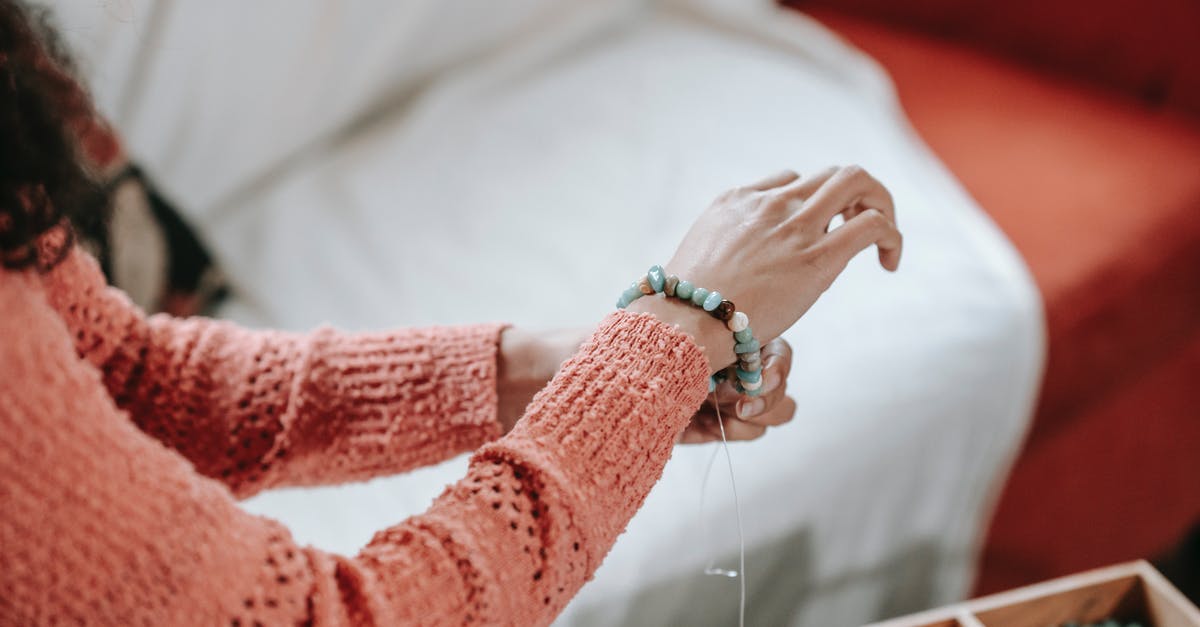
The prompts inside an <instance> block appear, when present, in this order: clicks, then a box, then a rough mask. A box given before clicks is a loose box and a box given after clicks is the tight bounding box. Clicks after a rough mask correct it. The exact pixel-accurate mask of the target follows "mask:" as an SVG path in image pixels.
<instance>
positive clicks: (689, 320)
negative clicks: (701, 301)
mask: <svg viewBox="0 0 1200 627" xmlns="http://www.w3.org/2000/svg"><path fill="white" fill-rule="evenodd" d="M626 309H627V310H629V311H634V312H641V313H648V314H650V315H652V316H654V317H655V318H658V319H659V320H660V321H662V322H664V323H666V324H672V325H676V326H678V327H679V329H680V330H681V331H683V332H684V333H687V334H688V335H690V336H691V337H692V339H693V340H694V341H695V342H696V345H697V346H698V347H699V348H700V350H701V352H703V353H704V358H705V359H707V360H708V369H709V372H716V371H718V370H721V369H722V368H725V367H726V366H728V365H729V364H731V363H733V362H734V360H735V355H734V352H733V344H734V342H733V336H732V335H731V334H730V333H729V330H728V329H727V328H726V327H725V324H724V323H723V322H721V321H720V320H717V319H716V318H713V317H712V316H710V315H708V314H707V313H706V312H704V310H702V309H698V308H695V307H687V306H684V305H683V304H682V303H678V302H674V303H673V302H670V301H668V300H667V299H665V298H662V297H657V296H651V297H646V298H639V299H637V300H636V301H634V302H632V303H630V304H629V306H628V307H627V308H626Z"/></svg>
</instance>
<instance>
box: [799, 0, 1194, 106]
mask: <svg viewBox="0 0 1200 627" xmlns="http://www.w3.org/2000/svg"><path fill="white" fill-rule="evenodd" d="M793 4H796V5H798V6H801V7H802V8H808V7H812V6H822V7H826V8H832V9H837V10H839V11H841V12H843V13H848V14H854V15H858V16H861V17H868V18H871V19H874V20H877V21H880V22H886V23H888V24H891V25H894V26H898V27H902V28H907V29H913V30H916V31H920V32H922V33H925V34H929V35H933V36H936V37H940V38H944V39H947V40H954V41H959V42H967V43H969V44H971V45H974V46H978V47H981V48H984V49H987V50H989V51H992V52H995V53H1000V54H1003V55H1006V56H1010V57H1013V58H1015V59H1018V60H1020V61H1022V62H1025V63H1030V64H1033V65H1035V66H1037V67H1039V68H1043V69H1046V70H1053V71H1057V72H1062V73H1064V74H1069V75H1071V76H1075V77H1079V78H1084V79H1087V80H1090V81H1094V82H1097V83H1100V84H1103V85H1107V86H1109V87H1112V88H1115V89H1118V90H1121V91H1124V92H1126V93H1128V94H1132V95H1136V96H1137V97H1139V98H1142V99H1143V100H1144V101H1145V102H1147V103H1150V104H1154V105H1167V106H1171V107H1174V108H1176V109H1179V110H1183V111H1189V112H1191V113H1193V114H1200V2H1196V0H1102V1H1100V2H1097V1H1096V0H1003V1H1000V2H998V1H996V0H904V1H902V2H897V1H895V0H796V1H795V2H793Z"/></svg>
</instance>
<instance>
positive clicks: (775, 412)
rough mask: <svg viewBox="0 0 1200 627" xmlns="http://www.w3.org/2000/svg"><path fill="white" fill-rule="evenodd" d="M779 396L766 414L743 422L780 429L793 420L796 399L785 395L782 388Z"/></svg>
mask: <svg viewBox="0 0 1200 627" xmlns="http://www.w3.org/2000/svg"><path fill="white" fill-rule="evenodd" d="M778 395H779V398H778V400H777V401H776V402H775V403H773V404H771V406H770V407H769V408H768V409H767V410H766V411H765V412H763V413H761V414H759V415H757V416H754V417H753V418H750V419H746V420H744V421H743V422H747V423H749V424H755V425H758V426H760V427H778V426H779V425H781V424H784V423H786V422H788V421H789V420H791V419H792V418H793V417H794V416H795V415H796V399H794V398H792V397H790V396H787V395H786V394H784V391H783V388H782V387H781V388H779V390H778Z"/></svg>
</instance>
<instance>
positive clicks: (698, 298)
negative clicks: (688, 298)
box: [675, 287, 708, 307]
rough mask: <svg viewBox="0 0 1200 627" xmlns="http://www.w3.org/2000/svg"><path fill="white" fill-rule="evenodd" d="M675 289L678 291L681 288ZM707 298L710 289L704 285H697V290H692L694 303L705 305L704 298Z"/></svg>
mask: <svg viewBox="0 0 1200 627" xmlns="http://www.w3.org/2000/svg"><path fill="white" fill-rule="evenodd" d="M675 289H676V291H678V290H679V288H675ZM706 298H708V290H706V289H704V288H703V287H697V288H696V289H695V291H693V292H692V304H693V305H696V306H697V307H698V306H700V305H703V304H704V299H706Z"/></svg>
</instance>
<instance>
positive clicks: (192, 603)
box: [0, 0, 901, 625]
mask: <svg viewBox="0 0 1200 627" xmlns="http://www.w3.org/2000/svg"><path fill="white" fill-rule="evenodd" d="M92 116H93V112H92V111H91V107H90V104H89V101H88V99H87V98H86V95H85V94H84V92H83V91H82V90H81V89H80V88H79V87H78V86H77V85H76V83H75V82H74V81H73V80H72V79H71V78H70V73H69V71H68V68H67V66H66V65H65V64H64V62H63V59H62V57H61V55H57V54H55V53H54V50H53V46H51V45H49V44H48V43H47V40H46V37H45V36H44V31H43V29H42V28H41V27H40V26H38V24H37V22H35V21H31V20H30V19H29V17H28V15H27V13H26V12H25V11H24V10H23V9H21V8H20V7H19V6H17V5H15V4H13V3H12V2H11V1H9V0H0V137H3V138H4V141H3V142H0V260H2V262H3V267H4V269H3V270H2V271H0V338H3V341H2V342H0V373H3V378H2V379H0V429H2V430H3V433H4V437H3V439H2V440H0V479H2V481H0V500H2V502H3V508H2V510H0V623H3V624H21V625H25V624H34V625H37V624H49V623H58V622H93V623H97V624H121V625H125V624H172V625H173V624H230V625H256V624H263V625H266V624H272V625H274V624H294V623H310V624H322V625H325V624H334V625H339V624H379V625H399V624H465V623H479V624H514V625H534V624H546V623H549V622H550V621H551V620H553V618H554V616H555V615H556V614H557V613H558V612H559V611H560V610H561V609H562V608H563V607H564V606H565V605H566V603H567V602H568V601H569V599H570V598H571V596H572V595H573V594H574V593H575V592H576V591H577V590H578V589H579V588H580V586H582V585H583V583H584V582H585V581H586V580H587V579H588V578H589V577H591V575H592V573H593V572H594V571H595V569H596V568H597V567H598V566H599V564H600V562H601V561H602V560H603V558H604V556H605V554H606V553H607V552H608V550H609V549H610V548H611V547H612V545H613V542H614V541H615V540H616V537H617V535H619V534H620V532H621V531H622V529H623V528H624V527H625V525H626V524H627V522H628V521H629V519H630V518H631V517H632V516H633V514H634V513H635V512H636V510H637V508H638V507H639V506H640V504H641V503H642V501H643V500H644V499H645V497H646V494H647V493H648V492H649V490H650V488H651V486H652V485H653V484H654V482H655V481H656V480H657V479H658V477H659V476H660V474H661V472H662V469H663V466H664V465H665V463H666V461H667V459H668V458H669V457H670V454H671V449H672V447H673V445H674V443H675V442H676V441H677V440H682V441H685V442H690V441H706V440H708V439H711V438H712V437H714V436H713V434H714V428H715V427H714V424H713V422H712V420H713V417H714V409H715V408H713V407H702V403H703V402H704V400H705V398H706V396H707V394H708V378H709V375H710V374H711V373H714V372H717V371H720V370H723V369H724V368H726V367H727V366H729V365H730V364H732V363H734V361H735V357H736V355H735V352H734V340H733V337H732V334H731V333H730V330H729V329H728V328H726V325H725V324H724V323H722V322H720V321H718V320H716V319H715V318H714V317H713V316H711V315H708V314H707V313H705V312H704V311H702V310H701V309H699V308H696V307H690V306H687V305H685V304H682V303H681V302H679V300H678V299H667V298H665V297H662V296H658V295H654V296H652V297H646V298H639V299H637V300H635V301H634V302H632V304H630V305H629V307H628V308H627V309H626V310H624V311H618V312H616V313H613V314H610V315H609V316H607V317H606V318H605V319H604V320H603V321H602V322H601V323H600V325H599V326H598V327H597V328H596V329H595V330H594V332H592V333H591V334H590V336H589V337H588V338H587V339H586V340H585V341H583V342H582V345H581V346H578V350H577V351H576V350H575V349H576V347H577V345H578V344H579V342H578V341H576V340H574V339H567V340H565V341H559V340H553V339H550V340H547V339H545V338H543V337H542V336H539V335H537V334H530V333H525V332H521V331H519V330H517V329H514V328H511V327H507V326H505V325H476V326H468V327H455V328H445V327H443V328H430V329H407V330H399V331H395V332H392V333H381V334H343V333H338V332H336V331H332V330H329V329H322V330H319V331H316V332H314V333H311V334H307V335H295V334H283V333H272V332H265V333H264V332H252V331H247V330H243V329H240V328H238V327H236V326H233V325H230V324H227V323H223V322H217V321H211V320H204V319H174V318H170V317H164V316H154V317H146V316H144V315H143V314H142V313H141V312H140V311H139V310H138V309H136V308H135V307H133V306H132V305H131V304H130V303H129V301H128V299H126V298H125V297H124V296H123V295H122V294H121V293H119V292H117V291H115V290H113V289H111V288H108V287H106V286H105V284H104V280H103V276H102V274H101V272H100V271H99V268H98V266H97V264H96V262H95V260H94V259H92V258H91V257H89V256H88V255H87V254H86V253H84V252H83V251H82V250H80V249H79V248H78V247H76V246H74V245H73V244H72V233H73V228H74V227H72V225H71V222H72V221H73V222H74V223H75V224H78V223H79V222H81V221H87V219H88V218H89V217H90V216H94V215H96V211H97V207H98V205H99V201H98V200H97V197H96V193H95V192H94V186H93V185H92V184H91V182H90V177H89V173H88V172H87V171H86V170H85V168H84V167H83V166H81V165H80V160H79V158H78V155H77V152H78V146H77V145H78V143H79V142H78V141H77V139H76V138H77V137H78V135H79V129H80V127H81V126H83V125H85V124H84V121H86V120H89V119H91V117H92ZM839 215H840V216H842V217H843V218H844V219H845V220H846V222H845V224H844V225H843V226H841V227H840V228H837V229H836V230H833V231H828V226H829V223H830V221H831V220H833V219H834V218H835V217H837V216H839ZM900 243H901V242H900V234H899V232H898V231H897V230H896V227H895V221H894V210H893V207H892V202H891V198H890V196H889V195H888V193H887V191H886V190H885V189H884V188H883V186H882V185H880V184H879V183H878V182H877V181H875V180H874V179H873V178H871V177H870V176H869V175H867V174H866V173H864V172H863V171H862V170H861V169H858V168H834V169H830V170H827V171H825V172H822V173H819V174H816V175H813V176H810V177H805V178H801V177H799V176H798V175H796V174H795V173H793V172H784V173H781V174H778V175H775V176H772V177H769V178H767V179H764V180H762V181H759V182H758V183H755V184H753V185H749V186H746V187H743V188H739V189H736V190H733V191H731V192H729V193H727V194H725V195H723V196H721V197H720V198H718V199H717V200H716V202H714V203H713V205H712V206H711V207H710V208H709V209H708V210H707V211H705V212H704V213H703V214H702V215H701V216H700V217H699V218H698V220H697V221H696V223H695V224H694V226H693V227H692V228H691V230H690V231H689V232H688V233H687V235H686V236H685V237H684V239H683V241H682V242H681V243H680V245H679V247H678V250H677V251H676V253H675V255H674V257H673V258H672V259H671V260H670V261H669V263H668V264H667V269H668V271H670V272H672V273H675V274H677V275H678V276H681V277H685V278H687V279H689V280H691V281H692V282H693V283H695V284H696V285H701V286H706V287H711V288H715V289H719V290H721V291H722V292H723V293H724V294H726V295H727V296H728V297H729V298H730V300H732V301H733V302H736V303H737V304H738V308H739V310H741V311H743V312H747V313H749V314H750V315H751V316H752V317H753V325H754V326H753V328H754V331H755V333H756V334H757V336H758V337H759V338H761V339H764V340H765V339H767V338H775V337H778V336H779V334H780V333H781V332H782V331H783V330H784V329H786V328H787V327H789V326H790V325H792V324H793V323H795V322H796V321H797V320H798V319H799V318H800V316H801V315H803V314H804V312H805V311H806V310H807V309H808V308H809V307H810V306H811V305H812V303H813V302H814V301H815V300H816V298H817V297H818V296H819V295H820V294H821V293H822V292H823V291H824V290H825V289H826V288H828V286H829V284H830V283H831V282H832V281H833V279H834V278H835V277H836V276H837V275H838V274H839V273H840V272H841V270H842V269H843V268H844V267H845V264H846V263H847V262H848V261H849V259H850V258H851V257H853V256H854V255H855V254H857V253H858V252H859V251H861V250H862V249H864V248H866V247H868V246H870V245H871V244H876V245H877V246H878V248H879V255H880V261H881V263H882V264H883V266H884V267H885V268H887V269H889V270H894V269H895V268H896V266H897V264H898V262H899V257H900ZM648 263H649V262H648ZM612 288H613V292H614V294H616V293H619V292H620V288H621V286H612ZM571 352H574V355H573V356H572V357H570V359H568V360H567V361H566V362H565V363H563V364H562V365H561V367H559V360H560V359H561V357H562V356H564V355H565V354H569V353H571ZM764 353H765V357H764V363H765V369H764V372H765V374H764V375H763V376H762V380H763V384H762V388H761V389H762V390H763V394H762V395H761V396H759V397H757V398H754V399H743V400H742V401H740V402H738V404H737V405H736V406H735V405H734V404H733V403H731V402H730V401H732V400H733V399H734V398H735V397H736V395H735V394H733V392H732V390H730V389H728V386H727V385H726V386H723V388H722V389H721V390H720V391H719V393H718V394H717V396H716V398H718V399H720V401H721V402H724V403H727V405H726V406H724V407H723V409H724V412H723V415H725V416H726V417H727V419H726V422H725V423H724V426H725V429H726V430H727V432H729V433H730V434H731V435H733V436H736V437H738V438H751V437H757V436H758V435H761V434H762V432H763V431H764V430H765V429H766V428H767V427H768V426H772V425H776V424H780V423H782V422H785V421H787V420H788V419H790V417H791V415H792V411H793V409H794V406H795V405H794V403H793V402H792V401H791V400H790V399H788V398H787V397H786V396H785V386H784V381H785V380H786V370H787V368H788V352H787V349H786V348H785V347H784V345H783V344H782V343H781V342H778V341H776V342H772V343H770V344H768V345H767V347H766V349H765V350H764ZM556 370H557V372H555V371H556ZM550 376H553V378H552V379H549V377H550ZM547 379H549V381H548V383H547ZM543 386H544V387H543ZM536 388H542V389H541V391H540V392H539V393H538V394H537V396H536V397H534V398H533V400H532V402H530V403H528V406H525V405H526V402H525V401H527V400H528V395H529V393H530V392H529V390H532V389H536ZM522 408H523V415H522V411H521V409H522ZM735 414H736V417H733V418H729V417H728V416H730V415H735ZM468 450H475V454H474V456H473V457H472V460H471V463H470V467H469V469H468V472H467V475H466V476H465V477H464V478H463V479H462V480H461V481H459V482H458V483H456V484H454V485H452V486H450V487H448V488H447V489H446V491H445V492H444V493H443V494H442V495H441V496H440V497H439V498H438V499H437V500H436V501H435V502H434V503H433V505H432V506H431V507H430V508H429V510H428V511H427V512H425V513H424V514H421V515H419V516H415V517H413V518H410V519H408V520H405V521H402V522H400V523H398V524H397V525H395V526H393V527H390V528H388V529H384V530H381V531H380V532H379V533H378V534H376V536H375V538H374V539H373V540H372V541H371V542H370V543H369V544H368V545H367V547H365V548H364V549H363V550H362V551H361V552H360V553H359V554H358V555H356V556H353V557H344V556H338V555H331V554H328V553H325V552H322V551H319V550H316V549H313V548H309V547H301V546H298V545H296V544H295V542H293V541H292V539H291V537H290V536H289V534H288V533H287V530H286V529H284V528H283V527H282V526H281V525H280V524H278V523H276V522H273V521H271V520H267V519H263V518H260V517H256V516H252V515H250V514H247V513H245V512H244V511H242V510H241V509H239V508H238V507H237V505H236V504H235V502H234V498H235V497H245V496H247V495H250V494H253V493H255V492H257V491H259V490H262V489H265V488H269V487H275V486H281V485H313V484H318V483H336V482H343V481H354V480H363V479H366V478H369V477H374V476H379V475H384V474H390V473H397V472H403V471H405V470H408V469H411V468H415V467H418V466H420V465H424V464H429V463H433V462H436V461H439V460H442V459H444V458H446V457H448V456H451V455H454V454H457V453H460V452H463V451H468Z"/></svg>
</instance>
